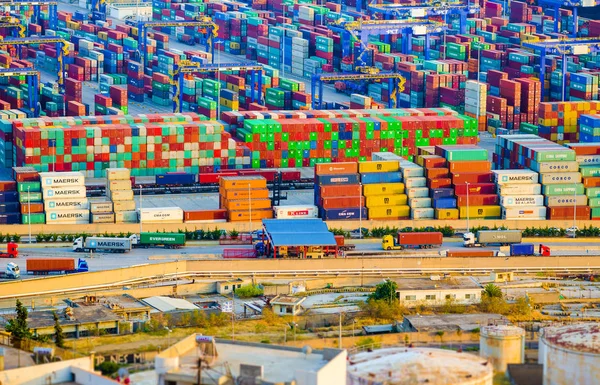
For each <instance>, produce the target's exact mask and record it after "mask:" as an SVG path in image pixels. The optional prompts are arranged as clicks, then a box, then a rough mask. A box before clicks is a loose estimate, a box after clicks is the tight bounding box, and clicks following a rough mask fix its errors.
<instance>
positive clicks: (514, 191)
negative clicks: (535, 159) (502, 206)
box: [498, 183, 542, 196]
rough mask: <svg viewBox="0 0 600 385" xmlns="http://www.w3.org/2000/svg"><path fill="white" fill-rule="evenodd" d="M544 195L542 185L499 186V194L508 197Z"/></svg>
mask: <svg viewBox="0 0 600 385" xmlns="http://www.w3.org/2000/svg"><path fill="white" fill-rule="evenodd" d="M541 193H542V185H541V184H538V183H532V184H509V185H503V186H502V185H501V186H498V194H500V195H503V196H507V195H539V194H541Z"/></svg>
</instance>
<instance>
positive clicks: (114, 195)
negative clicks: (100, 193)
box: [106, 190, 133, 202]
mask: <svg viewBox="0 0 600 385" xmlns="http://www.w3.org/2000/svg"><path fill="white" fill-rule="evenodd" d="M106 196H107V198H108V199H110V200H112V201H113V202H116V201H131V200H133V190H115V191H111V190H106Z"/></svg>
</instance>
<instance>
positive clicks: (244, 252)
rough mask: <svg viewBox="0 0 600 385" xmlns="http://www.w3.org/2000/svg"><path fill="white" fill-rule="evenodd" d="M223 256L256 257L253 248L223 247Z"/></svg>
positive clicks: (226, 257)
mask: <svg viewBox="0 0 600 385" xmlns="http://www.w3.org/2000/svg"><path fill="white" fill-rule="evenodd" d="M223 258H225V259H228V258H256V251H255V250H254V249H224V250H223Z"/></svg>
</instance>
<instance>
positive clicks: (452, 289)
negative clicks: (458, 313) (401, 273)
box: [396, 277, 482, 307]
mask: <svg viewBox="0 0 600 385" xmlns="http://www.w3.org/2000/svg"><path fill="white" fill-rule="evenodd" d="M481 291H482V288H481V286H480V285H479V284H478V283H477V282H475V281H473V280H471V279H470V278H455V277H451V278H446V279H441V280H439V281H438V280H435V281H432V280H431V279H419V278H415V279H403V280H401V281H400V282H398V290H397V291H396V293H397V295H398V299H399V300H400V302H401V303H402V304H403V305H404V306H407V307H415V306H417V305H429V306H441V305H444V304H445V303H446V302H447V301H449V300H451V301H452V303H454V304H458V305H472V304H477V303H479V302H480V301H481Z"/></svg>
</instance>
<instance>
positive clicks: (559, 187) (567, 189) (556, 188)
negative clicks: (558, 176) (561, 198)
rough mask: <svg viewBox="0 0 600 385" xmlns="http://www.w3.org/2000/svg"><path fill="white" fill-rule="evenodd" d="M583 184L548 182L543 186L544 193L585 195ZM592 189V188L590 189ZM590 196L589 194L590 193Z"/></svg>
mask: <svg viewBox="0 0 600 385" xmlns="http://www.w3.org/2000/svg"><path fill="white" fill-rule="evenodd" d="M584 190H585V188H584V187H583V184H581V183H577V184H571V185H569V184H546V185H544V188H543V190H542V191H543V193H544V195H583V193H584ZM589 190H592V189H588V191H589ZM588 196H589V195H588Z"/></svg>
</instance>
